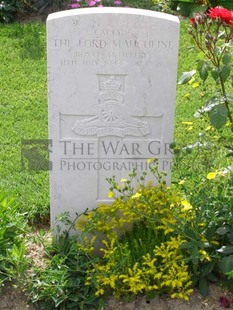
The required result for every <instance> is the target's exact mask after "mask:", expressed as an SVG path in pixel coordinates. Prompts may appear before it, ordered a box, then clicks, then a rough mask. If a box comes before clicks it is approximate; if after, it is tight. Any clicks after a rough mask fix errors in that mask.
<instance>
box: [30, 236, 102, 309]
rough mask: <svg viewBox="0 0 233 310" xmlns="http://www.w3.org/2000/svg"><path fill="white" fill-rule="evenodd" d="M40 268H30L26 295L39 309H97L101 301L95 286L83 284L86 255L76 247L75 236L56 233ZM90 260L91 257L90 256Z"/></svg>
mask: <svg viewBox="0 0 233 310" xmlns="http://www.w3.org/2000/svg"><path fill="white" fill-rule="evenodd" d="M45 251H46V253H47V255H48V257H47V259H46V261H47V263H46V261H45V264H46V266H45V267H44V268H38V267H34V269H33V274H32V276H31V278H30V279H29V280H28V287H27V294H28V296H29V298H30V300H31V302H32V303H35V304H36V305H37V306H39V307H40V309H48V310H50V309H55V308H56V309H61V310H62V309H64V310H65V309H80V310H85V309H99V308H101V306H102V305H103V301H102V300H100V299H99V298H98V297H97V296H96V295H95V291H96V290H95V286H94V285H90V286H86V285H85V282H86V278H87V273H88V270H89V269H91V268H93V262H94V260H93V261H92V260H91V259H90V258H89V256H88V255H87V254H86V253H84V252H83V251H82V250H81V249H80V248H79V246H78V243H77V238H76V237H68V234H64V235H62V236H60V237H59V238H58V239H57V240H56V241H55V242H54V243H53V244H50V245H47V246H46V249H45ZM92 259H93V258H92Z"/></svg>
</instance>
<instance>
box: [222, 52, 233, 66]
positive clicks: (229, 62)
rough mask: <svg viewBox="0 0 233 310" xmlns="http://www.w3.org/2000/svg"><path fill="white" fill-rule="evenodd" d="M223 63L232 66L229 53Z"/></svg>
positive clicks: (225, 55)
mask: <svg viewBox="0 0 233 310" xmlns="http://www.w3.org/2000/svg"><path fill="white" fill-rule="evenodd" d="M222 62H223V63H224V65H230V64H231V54H230V53H227V54H224V55H223V58H222Z"/></svg>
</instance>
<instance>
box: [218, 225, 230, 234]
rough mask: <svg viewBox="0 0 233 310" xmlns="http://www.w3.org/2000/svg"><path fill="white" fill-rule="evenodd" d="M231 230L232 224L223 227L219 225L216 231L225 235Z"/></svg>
mask: <svg viewBox="0 0 233 310" xmlns="http://www.w3.org/2000/svg"><path fill="white" fill-rule="evenodd" d="M231 231H232V228H231V227H230V226H222V227H219V228H218V229H217V230H216V233H217V234H218V235H221V236H223V235H225V234H227V233H229V232H231Z"/></svg>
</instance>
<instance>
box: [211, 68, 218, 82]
mask: <svg viewBox="0 0 233 310" xmlns="http://www.w3.org/2000/svg"><path fill="white" fill-rule="evenodd" d="M211 76H212V78H213V79H214V80H215V82H216V83H217V82H218V80H219V72H218V70H217V69H213V70H212V71H211Z"/></svg>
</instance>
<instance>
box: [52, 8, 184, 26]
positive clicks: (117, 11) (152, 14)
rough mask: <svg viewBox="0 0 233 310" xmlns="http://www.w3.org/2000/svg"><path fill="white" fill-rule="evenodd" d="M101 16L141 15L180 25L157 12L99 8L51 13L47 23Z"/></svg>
mask: <svg viewBox="0 0 233 310" xmlns="http://www.w3.org/2000/svg"><path fill="white" fill-rule="evenodd" d="M91 14H93V15H101V14H106V15H107V14H126V15H138V16H139V15H141V16H145V17H157V18H160V19H166V20H169V21H171V22H175V23H178V24H179V23H180V21H179V18H178V17H177V16H174V15H171V14H166V13H161V12H157V11H151V10H144V9H137V8H122V7H121V8H117V7H101V8H98V7H97V8H81V9H73V10H66V11H60V12H55V13H51V14H49V15H48V18H47V22H49V21H52V20H55V19H62V18H67V17H74V16H82V15H91Z"/></svg>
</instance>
